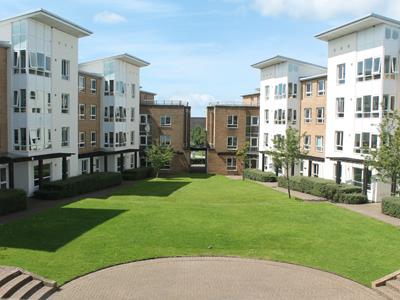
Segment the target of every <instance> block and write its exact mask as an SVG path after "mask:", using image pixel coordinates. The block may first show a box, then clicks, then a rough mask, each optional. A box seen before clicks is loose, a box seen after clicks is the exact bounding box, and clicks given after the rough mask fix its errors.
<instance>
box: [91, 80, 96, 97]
mask: <svg viewBox="0 0 400 300" xmlns="http://www.w3.org/2000/svg"><path fill="white" fill-rule="evenodd" d="M96 91H97V80H96V79H90V93H91V94H92V95H95V94H96Z"/></svg>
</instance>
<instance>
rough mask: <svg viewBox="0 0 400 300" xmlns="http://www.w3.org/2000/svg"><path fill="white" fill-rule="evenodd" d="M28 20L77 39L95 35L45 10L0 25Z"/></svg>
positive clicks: (5, 21)
mask: <svg viewBox="0 0 400 300" xmlns="http://www.w3.org/2000/svg"><path fill="white" fill-rule="evenodd" d="M27 18H30V19H33V20H36V21H38V22H41V23H44V24H47V25H49V26H51V27H54V28H56V29H58V30H60V31H63V32H65V33H68V34H70V35H72V36H75V37H77V38H81V37H85V36H88V35H91V34H92V33H93V32H91V31H90V30H88V29H86V28H84V27H82V26H79V25H77V24H75V23H73V22H71V21H69V20H66V19H64V18H62V17H60V16H58V15H56V14H53V13H51V12H49V11H47V10H45V9H43V8H41V9H38V10H34V11H30V12H27V13H24V14H21V15H18V16H14V17H10V18H7V19H4V20H1V21H0V24H3V23H9V22H15V21H19V20H23V19H27Z"/></svg>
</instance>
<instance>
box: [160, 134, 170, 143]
mask: <svg viewBox="0 0 400 300" xmlns="http://www.w3.org/2000/svg"><path fill="white" fill-rule="evenodd" d="M160 144H161V145H171V136H169V135H161V136H160Z"/></svg>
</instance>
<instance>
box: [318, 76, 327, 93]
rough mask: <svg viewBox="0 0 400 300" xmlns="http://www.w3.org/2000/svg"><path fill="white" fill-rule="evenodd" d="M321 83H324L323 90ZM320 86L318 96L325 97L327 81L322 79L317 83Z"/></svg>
mask: <svg viewBox="0 0 400 300" xmlns="http://www.w3.org/2000/svg"><path fill="white" fill-rule="evenodd" d="M321 83H322V89H321ZM317 85H318V96H324V95H325V90H326V87H325V85H326V81H325V79H320V80H318V82H317Z"/></svg>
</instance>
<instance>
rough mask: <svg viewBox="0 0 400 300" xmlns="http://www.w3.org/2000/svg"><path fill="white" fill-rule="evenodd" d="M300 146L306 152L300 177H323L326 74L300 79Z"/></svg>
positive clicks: (301, 165)
mask: <svg viewBox="0 0 400 300" xmlns="http://www.w3.org/2000/svg"><path fill="white" fill-rule="evenodd" d="M300 83H301V100H300V111H299V112H300V114H299V116H300V118H299V122H300V135H301V136H302V140H301V146H302V148H303V149H304V151H306V152H307V155H306V157H304V160H303V161H302V162H301V164H300V175H303V176H309V177H324V166H325V139H326V138H325V130H326V94H327V89H326V84H327V74H320V75H315V76H311V77H303V78H300Z"/></svg>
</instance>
